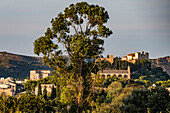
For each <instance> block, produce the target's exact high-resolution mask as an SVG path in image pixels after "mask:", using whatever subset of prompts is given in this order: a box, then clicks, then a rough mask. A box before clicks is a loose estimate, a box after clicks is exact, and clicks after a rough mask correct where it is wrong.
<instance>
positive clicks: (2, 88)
mask: <svg viewBox="0 0 170 113" xmlns="http://www.w3.org/2000/svg"><path fill="white" fill-rule="evenodd" d="M23 88H24V87H23V85H22V84H18V83H16V81H14V80H13V78H11V77H8V78H6V79H4V78H1V79H0V95H1V94H2V93H5V94H6V95H9V96H15V95H16V94H17V93H20V92H21V91H22V90H23Z"/></svg>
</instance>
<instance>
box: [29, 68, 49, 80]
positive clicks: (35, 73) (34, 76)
mask: <svg viewBox="0 0 170 113" xmlns="http://www.w3.org/2000/svg"><path fill="white" fill-rule="evenodd" d="M48 76H51V71H50V70H31V71H30V80H36V81H37V80H40V79H42V78H46V77H48Z"/></svg>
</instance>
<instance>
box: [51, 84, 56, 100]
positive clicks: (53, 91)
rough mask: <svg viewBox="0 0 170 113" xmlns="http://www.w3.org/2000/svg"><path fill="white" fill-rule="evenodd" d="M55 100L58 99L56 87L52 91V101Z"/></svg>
mask: <svg viewBox="0 0 170 113" xmlns="http://www.w3.org/2000/svg"><path fill="white" fill-rule="evenodd" d="M54 98H56V89H55V88H54V85H53V86H52V89H51V100H53V99H54Z"/></svg>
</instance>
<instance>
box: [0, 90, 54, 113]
mask: <svg viewBox="0 0 170 113" xmlns="http://www.w3.org/2000/svg"><path fill="white" fill-rule="evenodd" d="M45 111H46V112H50V111H54V109H53V107H52V101H51V100H45V99H44V98H42V97H40V96H35V95H32V94H29V93H26V94H22V95H21V96H20V97H19V98H18V99H17V98H16V97H9V96H6V95H4V94H2V95H1V96H0V112H3V113H10V112H12V113H14V112H16V113H19V112H29V113H30V112H35V113H39V112H45Z"/></svg>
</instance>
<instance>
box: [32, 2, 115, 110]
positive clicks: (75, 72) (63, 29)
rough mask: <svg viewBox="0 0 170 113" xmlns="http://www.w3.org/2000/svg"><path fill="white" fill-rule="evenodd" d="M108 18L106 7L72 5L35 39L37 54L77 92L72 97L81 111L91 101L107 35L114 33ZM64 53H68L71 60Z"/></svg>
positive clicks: (84, 3)
mask: <svg viewBox="0 0 170 113" xmlns="http://www.w3.org/2000/svg"><path fill="white" fill-rule="evenodd" d="M108 19H109V15H108V12H107V11H105V8H103V7H100V6H98V5H89V4H88V3H86V2H78V3H76V4H71V5H70V6H69V7H66V8H65V10H64V12H63V13H62V12H61V13H59V14H58V16H57V17H55V19H52V20H51V24H52V27H51V28H47V31H46V32H45V35H44V36H41V37H40V38H38V39H37V40H35V42H34V53H35V54H37V55H40V54H43V63H44V64H47V65H49V66H50V67H51V68H52V69H54V70H55V71H56V73H58V74H59V75H58V76H60V75H61V76H62V77H61V76H60V78H59V79H61V78H62V79H65V81H66V83H65V85H66V87H69V88H67V89H70V88H71V89H72V90H71V92H74V94H75V95H73V98H72V100H74V102H75V103H76V105H77V106H78V112H80V111H81V110H82V109H84V107H85V106H86V105H87V104H88V102H87V98H88V97H89V95H90V91H91V90H90V88H91V86H92V79H91V72H92V69H93V68H94V66H95V63H94V62H93V61H94V59H96V58H97V57H98V56H99V55H100V54H101V53H102V52H103V50H104V48H103V44H104V40H103V38H107V37H108V36H110V35H111V34H112V31H111V30H110V29H109V28H107V27H106V25H105V23H107V21H108ZM59 44H61V45H62V46H63V48H64V49H61V48H60V47H59ZM63 54H66V55H68V58H69V61H68V59H66V57H64V56H63ZM63 77H64V78H63ZM61 81H63V80H61Z"/></svg>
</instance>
